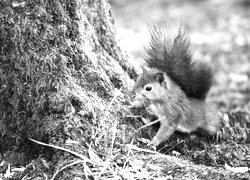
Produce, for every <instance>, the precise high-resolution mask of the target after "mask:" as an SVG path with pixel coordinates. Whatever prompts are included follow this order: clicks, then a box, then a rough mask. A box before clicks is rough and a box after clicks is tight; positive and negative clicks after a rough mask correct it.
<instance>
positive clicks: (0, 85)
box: [0, 0, 135, 164]
mask: <svg viewBox="0 0 250 180" xmlns="http://www.w3.org/2000/svg"><path fill="white" fill-rule="evenodd" d="M0 5H1V17H0V18H1V27H0V28H1V29H0V32H1V35H0V52H1V53H0V106H1V112H0V135H1V136H0V137H1V144H0V146H1V149H2V151H4V152H5V151H6V150H8V151H11V150H15V151H18V152H23V154H22V155H21V157H22V158H17V157H16V156H11V157H13V161H15V163H17V164H19V163H20V164H25V163H26V162H27V161H26V160H28V159H29V158H23V157H26V156H27V155H28V156H31V157H32V155H35V154H37V153H39V152H40V150H39V149H40V148H41V146H40V145H39V146H38V148H33V147H34V143H31V141H29V140H28V138H33V139H36V140H39V141H43V142H46V143H50V142H53V143H54V144H61V143H60V142H65V141H66V140H74V141H78V142H81V143H82V144H84V145H85V146H86V144H89V143H90V142H93V143H94V144H95V145H99V144H100V143H103V141H104V137H105V136H106V134H105V133H106V132H107V130H108V127H109V125H110V123H112V124H113V123H114V122H115V121H117V120H119V119H121V118H122V117H121V114H120V112H121V110H123V111H124V107H123V105H122V104H121V101H122V96H120V98H119V99H116V101H114V103H113V104H112V106H109V103H110V101H111V100H112V98H113V97H114V96H115V94H116V92H117V91H116V90H115V89H121V88H122V89H123V90H126V89H127V87H128V86H129V85H130V84H131V82H132V80H131V79H130V77H132V76H135V73H134V70H133V68H131V67H130V66H129V64H128V61H127V59H128V56H127V55H126V53H125V52H123V51H122V50H121V48H120V47H119V45H118V43H117V41H116V38H115V34H116V30H115V27H114V20H113V17H112V15H111V11H110V6H109V4H107V2H106V1H105V0H98V1H84V0H49V1H43V0H36V1H34V0H26V1H22V2H17V1H2V2H1V3H0ZM127 72H128V73H127ZM129 75H130V77H129ZM30 147H32V148H30ZM27 153H28V154H27ZM5 154H6V153H5ZM19 159H20V161H19ZM23 161H24V162H23Z"/></svg>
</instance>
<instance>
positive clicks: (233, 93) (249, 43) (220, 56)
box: [110, 0, 250, 111]
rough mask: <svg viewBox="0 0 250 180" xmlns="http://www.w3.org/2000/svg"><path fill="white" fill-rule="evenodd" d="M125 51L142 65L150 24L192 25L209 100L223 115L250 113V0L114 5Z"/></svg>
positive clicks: (116, 0)
mask: <svg viewBox="0 0 250 180" xmlns="http://www.w3.org/2000/svg"><path fill="white" fill-rule="evenodd" d="M110 4H111V7H112V13H113V16H114V19H115V24H116V28H117V33H118V39H119V40H120V44H121V46H123V48H124V49H125V50H126V51H127V52H128V53H129V54H130V55H131V56H132V60H134V61H135V62H140V61H142V60H143V54H144V47H145V46H147V45H148V42H149V32H148V24H152V23H156V24H159V23H164V22H169V23H170V24H174V25H178V24H180V23H182V24H184V25H185V26H187V30H188V32H189V35H190V40H191V48H192V51H193V57H194V59H201V60H204V61H208V62H209V63H210V64H211V65H212V67H213V69H214V72H215V83H214V86H213V87H212V89H211V91H210V93H209V96H208V101H212V102H215V103H216V104H217V105H218V106H219V110H221V111H232V110H245V111H250V0H235V1H234V0H111V1H110Z"/></svg>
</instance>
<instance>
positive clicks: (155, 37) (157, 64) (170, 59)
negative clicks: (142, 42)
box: [145, 25, 213, 99]
mask: <svg viewBox="0 0 250 180" xmlns="http://www.w3.org/2000/svg"><path fill="white" fill-rule="evenodd" d="M150 34H151V41H150V46H149V47H148V48H146V52H147V56H146V57H145V61H146V63H147V64H148V66H149V67H151V68H156V69H159V70H161V71H163V72H166V73H167V75H168V76H169V77H170V78H171V79H172V80H173V81H174V82H175V83H176V84H177V85H179V86H180V87H181V89H182V90H183V91H184V92H185V93H186V95H187V96H189V97H193V98H198V99H205V98H206V95H207V93H208V91H209V89H210V87H211V86H212V83H213V73H212V70H211V67H210V66H208V64H206V63H205V62H201V61H193V60H192V55H191V52H190V47H189V45H190V42H189V38H188V37H187V33H186V31H185V30H183V29H182V28H181V27H180V28H179V30H178V33H177V35H176V36H174V37H172V34H171V32H170V29H169V28H168V27H167V26H166V25H165V26H164V27H158V26H154V27H151V28H150Z"/></svg>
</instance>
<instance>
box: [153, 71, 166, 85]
mask: <svg viewBox="0 0 250 180" xmlns="http://www.w3.org/2000/svg"><path fill="white" fill-rule="evenodd" d="M155 80H156V81H157V82H158V83H160V84H161V83H162V82H163V81H164V76H163V74H162V73H161V72H158V73H157V74H156V75H155Z"/></svg>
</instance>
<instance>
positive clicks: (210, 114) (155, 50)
mask: <svg viewBox="0 0 250 180" xmlns="http://www.w3.org/2000/svg"><path fill="white" fill-rule="evenodd" d="M149 30H150V35H151V41H150V45H149V48H146V54H147V56H146V57H145V62H146V65H147V66H148V67H149V68H150V69H149V70H143V71H144V72H143V73H142V74H141V75H140V76H139V77H138V78H137V80H136V82H135V85H134V87H133V92H134V93H135V99H134V101H133V102H131V107H142V106H144V107H145V108H146V110H147V111H148V112H150V113H153V114H154V115H156V116H157V118H158V119H159V121H160V128H159V130H158V132H157V134H156V135H155V136H154V137H153V139H152V142H151V143H152V144H153V145H154V146H158V145H159V144H160V143H162V142H163V141H165V140H167V139H168V138H169V137H170V136H171V135H172V134H173V133H174V132H175V131H181V132H187V133H190V132H193V131H196V130H198V129H202V130H204V131H206V132H207V133H208V134H210V135H215V134H216V132H217V131H218V130H219V128H220V124H221V122H220V118H219V114H218V113H217V110H216V107H215V106H214V105H213V104H210V103H208V102H206V96H207V93H208V91H209V89H210V88H211V86H212V84H213V72H212V69H211V67H210V66H209V65H208V64H207V63H205V62H202V61H194V60H193V59H192V55H191V51H190V40H189V38H188V36H187V33H186V30H185V29H184V30H183V29H182V27H179V29H178V33H177V35H176V36H172V35H171V32H170V29H169V27H167V26H166V25H164V26H154V27H153V28H152V27H151V28H150V29H149Z"/></svg>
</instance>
